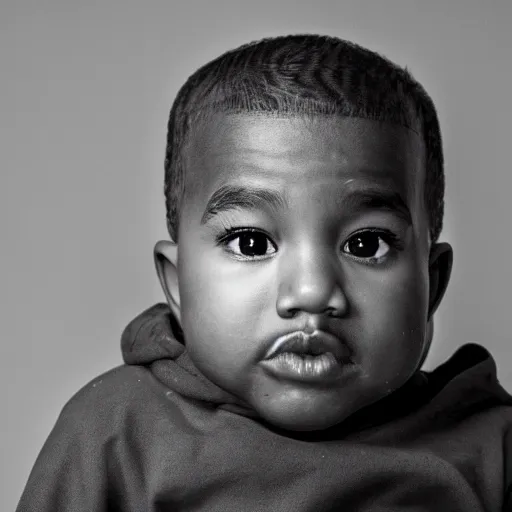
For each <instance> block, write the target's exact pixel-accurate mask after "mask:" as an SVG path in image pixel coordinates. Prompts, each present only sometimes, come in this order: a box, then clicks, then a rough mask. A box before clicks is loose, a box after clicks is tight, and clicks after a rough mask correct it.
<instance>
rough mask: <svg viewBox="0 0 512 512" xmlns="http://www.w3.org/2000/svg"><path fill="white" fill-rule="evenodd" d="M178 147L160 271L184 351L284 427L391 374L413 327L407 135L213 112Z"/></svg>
mask: <svg viewBox="0 0 512 512" xmlns="http://www.w3.org/2000/svg"><path fill="white" fill-rule="evenodd" d="M187 155H188V161H187V171H186V172H187V177H186V180H187V189H188V190H187V194H186V197H185V199H184V204H183V208H182V211H181V216H180V229H179V243H178V246H177V257H176V256H175V254H176V249H175V248H174V249H173V248H172V246H169V247H168V250H167V254H166V256H167V258H168V259H169V260H170V262H171V264H170V265H169V264H168V265H167V270H166V271H165V272H164V274H165V276H166V277H165V284H166V286H167V289H168V291H169V296H170V297H172V302H173V304H174V307H175V310H177V308H179V313H178V315H179V317H180V322H181V325H182V328H183V331H184V335H185V342H186V345H187V348H188V351H189V353H190V357H191V358H192V360H193V361H194V363H195V364H196V366H197V367H198V368H199V369H200V370H201V371H202V372H203V373H204V374H205V375H206V376H207V377H208V378H209V379H210V380H212V381H213V382H214V383H216V384H217V385H218V386H220V387H222V388H224V389H225V390H227V391H229V392H231V393H232V394H234V395H237V396H238V397H240V398H241V399H242V400H244V401H245V402H246V403H247V404H248V405H249V406H250V407H251V408H253V409H254V410H256V411H257V412H258V413H259V414H260V415H261V417H263V418H264V419H266V420H267V421H269V422H271V423H273V424H275V425H277V426H280V427H282V428H287V429H291V430H313V429H322V428H327V427H329V426H331V425H334V424H336V423H339V422H341V421H343V420H344V419H345V418H347V417H348V416H350V415H351V414H353V413H354V412H356V411H357V410H359V409H361V408H362V407H364V406H367V405H369V404H371V403H373V402H375V401H376V400H378V399H380V398H382V397H383V396H385V395H386V394H388V393H390V392H391V391H393V390H395V389H397V388H398V387H400V386H401V385H402V384H404V383H405V381H406V380H407V379H408V378H409V377H410V376H411V375H412V374H413V373H414V372H415V371H416V370H417V369H418V365H419V363H420V360H421V359H422V355H423V353H424V350H425V348H426V344H427V341H428V340H427V336H426V330H427V323H428V320H429V250H430V244H429V239H428V223H427V214H426V211H425V207H424V200H423V192H424V191H423V182H424V167H425V164H424V148H423V143H422V140H421V138H420V136H418V135H416V134H415V133H413V132H412V131H409V130H407V129H405V128H403V127H400V126H395V125H392V124H388V123H381V122H377V121H371V120H365V119H354V118H341V117H336V116H332V117H328V116H325V117H324V116H318V117H315V118H314V119H310V120H305V119H303V118H298V117H282V118H279V117H271V116H265V115H253V116H251V115H246V114H236V115H235V114H233V115H228V116H226V115H221V114H218V115H216V116H215V117H214V118H213V119H212V120H211V121H210V122H209V123H207V125H206V126H205V127H203V128H202V129H201V131H200V133H198V134H197V136H195V137H194V139H193V141H192V142H191V146H190V148H189V149H188V153H187ZM173 251H174V252H173ZM173 254H174V256H173ZM172 263H174V265H175V266H176V270H175V272H176V276H177V280H176V279H175V278H173V271H174V270H173V269H174V267H173V265H172ZM438 288H439V289H440V291H439V293H440V294H442V291H443V290H444V287H443V285H442V283H441V285H440V286H438ZM430 293H431V297H430V303H432V301H435V300H436V296H435V295H436V293H437V292H436V291H435V290H434V291H432V289H430ZM432 294H433V295H434V297H432ZM289 333H292V334H291V335H290V336H286V335H288V334H289Z"/></svg>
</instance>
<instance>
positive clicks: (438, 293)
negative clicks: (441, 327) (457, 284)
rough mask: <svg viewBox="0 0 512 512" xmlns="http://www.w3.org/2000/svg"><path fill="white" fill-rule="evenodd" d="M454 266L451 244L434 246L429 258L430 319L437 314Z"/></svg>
mask: <svg viewBox="0 0 512 512" xmlns="http://www.w3.org/2000/svg"><path fill="white" fill-rule="evenodd" d="M452 265H453V249H452V246H451V245H450V244H447V243H444V242H443V243H439V244H434V245H433V246H432V248H431V249H430V257H429V265H428V266H429V284H430V286H429V291H430V292H429V302H428V304H429V308H428V319H429V321H432V316H433V315H434V313H435V312H436V310H437V308H438V306H439V304H440V303H441V300H442V299H443V297H444V293H445V292H446V288H447V287H448V282H449V281H450V276H451V273H452Z"/></svg>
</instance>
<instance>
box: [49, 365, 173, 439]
mask: <svg viewBox="0 0 512 512" xmlns="http://www.w3.org/2000/svg"><path fill="white" fill-rule="evenodd" d="M166 390H167V388H166V387H165V386H164V385H163V384H162V383H160V382H159V381H158V380H157V379H156V378H155V377H154V376H153V375H152V373H151V371H150V370H149V369H147V368H146V367H144V366H128V365H122V366H118V367H116V368H113V369H112V370H110V371H108V372H106V373H103V374H102V375H99V376H98V377H96V378H94V379H92V380H91V381H90V382H88V383H87V384H86V385H84V386H83V387H82V388H81V389H80V390H79V391H77V392H76V393H75V394H74V395H73V396H72V397H71V398H70V399H69V401H68V402H67V403H66V404H65V405H64V407H63V409H62V412H61V414H60V416H59V419H58V421H57V425H56V427H57V428H58V429H59V430H61V431H62V430H70V431H79V432H84V433H86V432H88V433H89V434H91V433H95V434H97V437H104V435H106V436H112V435H116V434H119V433H120V432H121V431H122V430H123V428H124V427H125V426H126V421H127V418H130V420H131V421H132V422H133V421H134V420H136V419H137V418H138V417H145V416H146V417H147V416H148V415H151V414H152V413H153V412H154V410H155V409H160V408H161V404H162V402H163V401H164V400H165V397H166ZM166 403H167V404H169V400H167V401H166ZM102 434H104V435H102Z"/></svg>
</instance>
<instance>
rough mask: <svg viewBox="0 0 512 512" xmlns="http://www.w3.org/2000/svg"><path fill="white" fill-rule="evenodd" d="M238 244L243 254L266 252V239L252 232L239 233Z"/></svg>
mask: <svg viewBox="0 0 512 512" xmlns="http://www.w3.org/2000/svg"><path fill="white" fill-rule="evenodd" d="M239 245H240V251H241V252H242V254H244V255H245V256H263V255H264V254H265V253H266V252H267V239H266V238H265V237H263V236H257V235H255V234H254V233H245V234H243V235H241V236H240V242H239Z"/></svg>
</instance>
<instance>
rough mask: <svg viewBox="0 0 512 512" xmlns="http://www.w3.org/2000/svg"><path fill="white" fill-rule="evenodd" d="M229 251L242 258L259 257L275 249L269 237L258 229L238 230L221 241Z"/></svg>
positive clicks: (267, 254)
mask: <svg viewBox="0 0 512 512" xmlns="http://www.w3.org/2000/svg"><path fill="white" fill-rule="evenodd" d="M223 244H224V245H225V246H226V248H227V250H228V251H229V252H232V253H233V254H236V255H237V256H243V257H244V258H247V259H249V258H254V259H261V258H265V257H266V256H269V255H270V254H273V253H275V252H276V251H277V249H276V247H275V245H274V244H273V243H272V242H271V240H270V238H269V237H268V236H267V235H265V234H264V233H261V232H259V231H252V230H246V231H238V232H235V233H232V234H231V235H229V236H228V237H226V238H225V239H224V241H223Z"/></svg>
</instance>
